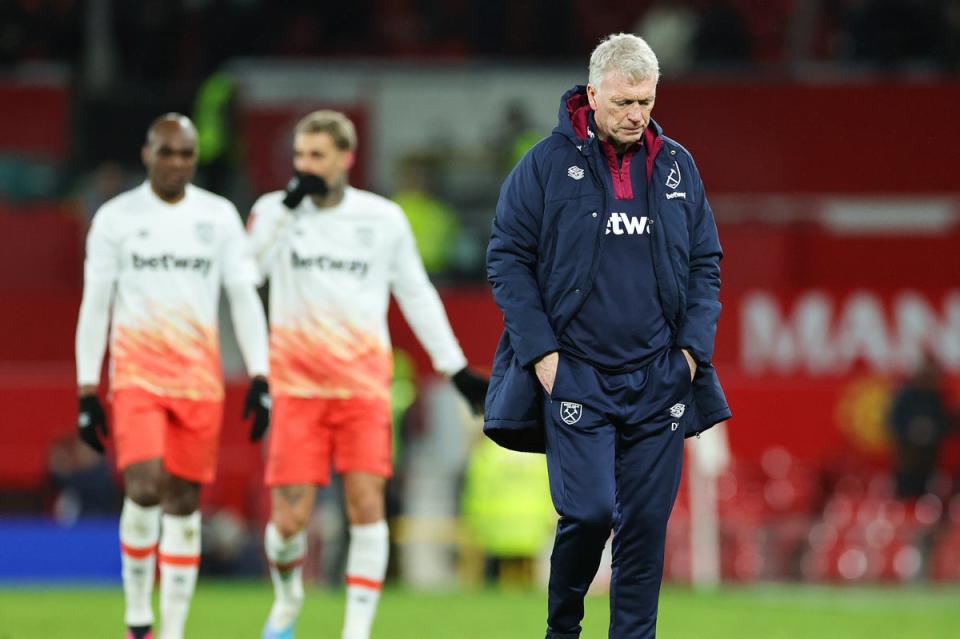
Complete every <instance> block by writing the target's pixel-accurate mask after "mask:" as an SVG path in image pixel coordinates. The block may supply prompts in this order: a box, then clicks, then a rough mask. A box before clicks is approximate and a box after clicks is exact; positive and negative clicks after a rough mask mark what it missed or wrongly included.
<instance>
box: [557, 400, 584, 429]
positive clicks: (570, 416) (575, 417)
mask: <svg viewBox="0 0 960 639" xmlns="http://www.w3.org/2000/svg"><path fill="white" fill-rule="evenodd" d="M582 415H583V404H577V403H576V402H560V419H562V420H563V421H564V423H567V424H576V423H577V422H579V421H580V417H581V416H582Z"/></svg>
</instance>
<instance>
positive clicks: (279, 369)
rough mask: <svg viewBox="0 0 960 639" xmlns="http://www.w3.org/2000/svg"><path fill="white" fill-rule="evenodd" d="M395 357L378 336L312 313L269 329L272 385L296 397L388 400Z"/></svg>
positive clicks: (279, 391)
mask: <svg viewBox="0 0 960 639" xmlns="http://www.w3.org/2000/svg"><path fill="white" fill-rule="evenodd" d="M392 367H393V356H392V355H391V353H390V350H389V349H388V348H387V347H386V346H384V344H383V342H382V341H381V340H380V339H379V338H378V337H377V336H376V335H372V334H370V333H367V332H365V331H363V330H361V329H359V328H357V327H355V326H351V325H350V324H348V323H347V322H344V321H340V320H336V319H332V318H324V319H319V318H318V317H316V316H311V317H309V318H307V319H305V320H301V321H300V322H298V323H297V324H296V325H276V324H275V325H274V326H273V327H272V328H271V330H270V389H271V391H273V392H274V393H275V394H278V395H290V396H294V397H338V398H348V397H366V398H381V399H384V400H389V397H390V376H391V372H392Z"/></svg>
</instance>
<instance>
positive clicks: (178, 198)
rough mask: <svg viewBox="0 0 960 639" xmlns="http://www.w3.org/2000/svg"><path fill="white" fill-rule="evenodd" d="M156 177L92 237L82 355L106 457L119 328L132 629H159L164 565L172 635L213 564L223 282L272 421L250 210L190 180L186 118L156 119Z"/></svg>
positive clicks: (170, 638) (254, 429) (86, 426)
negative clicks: (105, 391)
mask: <svg viewBox="0 0 960 639" xmlns="http://www.w3.org/2000/svg"><path fill="white" fill-rule="evenodd" d="M142 156H143V163H144V165H146V168H147V178H148V179H147V181H146V182H144V183H143V184H142V185H141V186H139V187H137V188H135V189H133V190H131V191H127V192H126V193H122V194H121V195H119V196H117V197H115V198H113V199H112V200H110V201H108V202H107V203H105V204H104V205H103V206H102V207H101V208H100V210H99V211H98V212H97V214H96V215H95V216H94V219H93V223H92V226H91V228H90V232H89V234H88V236H87V255H86V263H85V265H84V289H83V302H82V303H81V306H80V317H79V320H78V322H77V336H76V357H77V382H78V385H79V394H80V402H79V403H80V408H79V419H78V427H79V429H80V437H81V438H83V440H84V441H85V442H86V443H87V444H89V445H90V446H91V447H93V448H94V449H96V450H98V451H100V452H103V450H104V440H105V438H106V436H107V434H108V433H107V421H106V416H105V412H104V410H103V407H102V406H101V404H100V400H99V399H98V398H97V385H98V382H99V379H100V365H101V361H102V359H103V354H104V349H105V348H106V345H107V329H108V326H109V325H110V324H111V310H112V332H111V333H110V371H111V379H110V390H111V398H112V404H113V418H114V420H113V421H114V433H113V437H114V442H115V444H116V454H117V464H118V466H119V467H120V468H122V469H123V476H124V482H125V484H126V499H125V500H124V504H123V512H122V514H121V516H120V547H121V553H122V558H123V587H124V593H125V595H126V614H125V621H126V624H127V626H128V633H127V637H128V638H133V639H142V638H144V637H151V636H152V635H151V632H152V630H151V629H152V626H153V623H154V616H153V610H152V607H151V601H150V596H151V592H152V590H153V579H154V569H155V565H156V561H157V557H158V553H157V550H158V547H157V545H158V542H159V561H160V617H161V624H160V637H161V638H162V639H179V638H180V637H183V628H184V624H185V622H186V618H187V612H188V609H189V606H190V599H191V597H192V596H193V590H194V586H195V584H196V579H197V568H198V566H199V563H200V512H199V510H198V506H199V496H200V485H201V484H203V483H208V482H210V481H211V480H212V479H213V477H214V471H215V467H216V460H217V444H218V438H219V433H220V426H221V422H222V415H223V382H222V376H221V371H220V353H219V341H218V335H217V307H218V299H219V294H220V288H221V286H223V287H224V288H225V289H226V291H227V295H228V296H229V298H230V307H231V310H232V315H233V323H234V327H235V330H236V333H237V338H238V341H239V343H240V348H241V351H242V353H243V357H244V361H245V362H246V366H247V370H248V372H249V374H250V375H251V377H252V380H251V384H250V389H249V391H248V393H247V398H246V403H245V407H244V417H245V418H246V417H247V416H249V415H250V414H252V415H253V422H252V426H251V433H250V434H251V438H252V439H259V438H260V437H262V435H263V433H264V431H265V430H266V428H267V424H268V420H269V402H270V398H269V394H268V387H267V378H266V375H267V370H268V358H267V326H266V318H265V317H264V313H263V306H262V304H261V303H260V299H259V297H258V295H257V292H256V282H257V277H258V276H257V271H256V265H255V264H254V262H253V259H252V256H251V253H250V251H249V249H248V246H249V244H248V242H247V238H246V235H245V234H244V231H243V225H242V224H241V222H240V216H239V215H238V214H237V210H236V209H235V208H234V206H233V205H232V204H230V203H229V202H228V201H227V200H225V199H223V198H222V197H219V196H217V195H214V194H213V193H210V192H208V191H205V190H203V189H200V188H197V187H195V186H193V185H191V184H190V181H191V180H192V179H193V174H194V170H195V168H196V163H197V134H196V130H195V129H194V127H193V124H192V123H191V122H190V120H189V119H187V118H186V117H184V116H182V115H179V114H175V113H171V114H167V115H164V116H161V117H159V118H157V119H156V120H155V121H154V122H153V124H152V125H151V126H150V129H149V131H148V132H147V139H146V143H145V144H144V146H143V150H142Z"/></svg>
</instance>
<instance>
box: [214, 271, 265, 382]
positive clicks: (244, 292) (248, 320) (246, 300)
mask: <svg viewBox="0 0 960 639" xmlns="http://www.w3.org/2000/svg"><path fill="white" fill-rule="evenodd" d="M225 289H226V291H227V297H229V298H230V317H231V319H232V320H233V330H234V332H235V333H236V335H237V344H238V345H239V346H240V353H241V354H242V355H243V362H244V364H246V366H247V374H248V375H249V376H250V377H255V376H257V375H263V376H264V377H266V376H267V374H268V373H269V371H270V366H269V351H268V344H267V319H266V317H265V316H264V313H263V304H261V303H260V296H259V295H257V289H256V288H254V285H253V284H251V283H238V284H230V285H227V286H226V287H225Z"/></svg>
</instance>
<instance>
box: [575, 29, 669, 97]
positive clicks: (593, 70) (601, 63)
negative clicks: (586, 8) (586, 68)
mask: <svg viewBox="0 0 960 639" xmlns="http://www.w3.org/2000/svg"><path fill="white" fill-rule="evenodd" d="M608 71H619V72H620V73H622V74H623V75H625V76H627V77H628V78H630V80H632V81H634V82H639V81H641V80H648V79H650V78H654V79H656V80H659V79H660V63H659V62H658V61H657V54H655V53H654V52H653V49H651V48H650V45H649V44H647V41H646V40H644V39H643V38H641V37H639V36H635V35H633V34H632V33H615V34H613V35H609V36H607V37H606V38H604V39H603V40H601V41H600V44H598V45H597V48H596V49H594V50H593V53H591V54H590V75H589V78H588V82H590V84H591V85H593V88H594V90H596V91H599V90H600V83H601V82H602V81H603V76H604V75H605V74H606V73H607V72H608Z"/></svg>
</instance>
